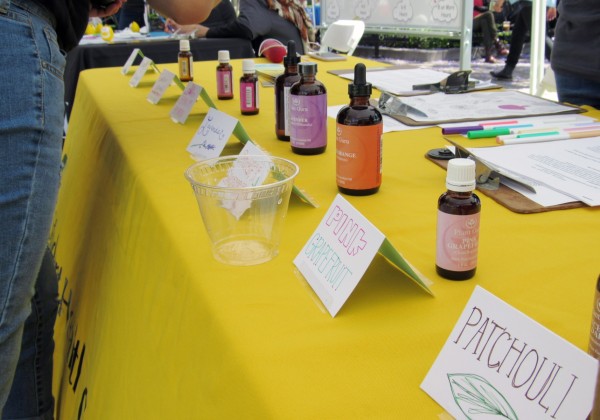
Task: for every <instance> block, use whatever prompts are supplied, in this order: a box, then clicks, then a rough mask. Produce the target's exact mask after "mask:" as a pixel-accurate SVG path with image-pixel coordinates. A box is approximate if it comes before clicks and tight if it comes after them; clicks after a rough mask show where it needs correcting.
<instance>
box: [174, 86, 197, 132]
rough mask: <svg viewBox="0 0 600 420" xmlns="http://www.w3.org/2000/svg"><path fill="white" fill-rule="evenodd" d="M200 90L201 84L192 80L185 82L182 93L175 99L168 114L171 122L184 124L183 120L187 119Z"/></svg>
mask: <svg viewBox="0 0 600 420" xmlns="http://www.w3.org/2000/svg"><path fill="white" fill-rule="evenodd" d="M201 91H202V86H200V85H197V84H196V83H193V82H189V83H188V84H187V86H186V87H185V89H184V91H183V93H182V94H181V96H180V97H179V99H177V102H175V106H174V107H173V109H172V110H171V113H170V114H169V115H170V116H171V119H172V120H173V122H176V123H179V124H185V121H186V120H187V117H188V115H190V112H191V110H192V107H193V106H194V104H195V103H196V101H197V100H198V96H200V92H201Z"/></svg>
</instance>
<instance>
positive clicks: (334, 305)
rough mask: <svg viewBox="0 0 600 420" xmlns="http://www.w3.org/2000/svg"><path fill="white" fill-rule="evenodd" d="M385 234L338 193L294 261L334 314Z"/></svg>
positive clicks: (358, 279)
mask: <svg viewBox="0 0 600 420" xmlns="http://www.w3.org/2000/svg"><path fill="white" fill-rule="evenodd" d="M383 239H384V236H383V234H382V233H381V232H380V231H379V230H378V229H377V228H376V227H375V226H373V224H371V222H369V221H368V220H367V219H366V218H365V217H364V216H363V215H362V214H360V213H359V212H358V211H357V210H356V209H355V208H354V207H353V206H352V205H351V204H350V203H349V202H348V201H346V199H344V198H343V197H342V196H341V195H339V194H338V195H337V196H336V198H335V200H334V201H333V203H332V204H331V206H330V207H329V209H328V210H327V213H326V214H325V217H324V218H323V219H322V220H321V223H320V224H319V226H318V227H317V230H316V231H315V232H314V233H313V235H312V236H311V238H310V240H309V241H308V243H307V244H306V245H305V246H304V248H303V249H302V251H300V253H299V254H298V256H296V259H294V264H295V265H296V267H298V270H300V272H301V273H302V275H303V276H304V277H305V279H306V281H307V282H308V284H310V286H311V287H312V289H313V290H314V291H315V293H316V294H317V296H319V298H320V299H321V301H322V302H323V304H324V305H325V307H326V308H327V310H328V311H329V313H330V314H331V316H335V315H336V314H337V312H338V311H339V310H340V309H341V307H342V305H343V304H344V303H345V302H346V300H347V299H348V297H349V296H350V294H351V293H352V291H353V290H354V288H355V287H356V285H357V284H358V282H359V281H360V279H361V277H362V276H363V275H364V273H365V271H366V270H367V268H368V267H369V264H370V263H371V261H372V260H373V257H374V256H375V254H377V250H378V249H379V247H380V246H381V244H382V242H383Z"/></svg>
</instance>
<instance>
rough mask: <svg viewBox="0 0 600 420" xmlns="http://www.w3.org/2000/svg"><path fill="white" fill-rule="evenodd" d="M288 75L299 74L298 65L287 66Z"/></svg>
mask: <svg viewBox="0 0 600 420" xmlns="http://www.w3.org/2000/svg"><path fill="white" fill-rule="evenodd" d="M285 72H286V73H298V64H289V65H287V66H285Z"/></svg>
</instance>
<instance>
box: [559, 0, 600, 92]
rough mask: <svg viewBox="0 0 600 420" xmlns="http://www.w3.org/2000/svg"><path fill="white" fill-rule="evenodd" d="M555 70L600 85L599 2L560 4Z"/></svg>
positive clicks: (586, 0) (570, 0)
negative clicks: (599, 83)
mask: <svg viewBox="0 0 600 420" xmlns="http://www.w3.org/2000/svg"><path fill="white" fill-rule="evenodd" d="M558 16H559V17H558V21H557V22H556V29H555V38H554V49H553V53H552V69H553V70H554V71H555V72H557V73H559V72H561V73H568V74H570V75H574V76H579V77H582V78H585V79H589V80H593V81H595V82H597V83H598V82H600V1H598V0H561V1H560V3H559V4H558Z"/></svg>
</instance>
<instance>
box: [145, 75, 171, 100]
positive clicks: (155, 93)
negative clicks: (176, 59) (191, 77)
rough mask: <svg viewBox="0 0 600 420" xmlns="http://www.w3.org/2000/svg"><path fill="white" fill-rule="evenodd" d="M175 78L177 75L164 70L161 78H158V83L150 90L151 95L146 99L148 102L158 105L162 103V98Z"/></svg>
mask: <svg viewBox="0 0 600 420" xmlns="http://www.w3.org/2000/svg"><path fill="white" fill-rule="evenodd" d="M174 78H175V73H173V72H170V71H169V70H163V71H162V73H161V74H160V76H158V80H157V81H156V83H154V86H152V90H150V93H149V94H148V96H147V97H146V99H147V100H148V102H150V103H151V104H154V105H156V104H157V103H158V101H160V98H162V97H163V95H164V94H165V92H166V90H167V89H168V88H169V86H171V84H172V83H173V79H174Z"/></svg>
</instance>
